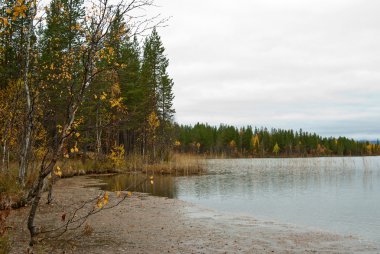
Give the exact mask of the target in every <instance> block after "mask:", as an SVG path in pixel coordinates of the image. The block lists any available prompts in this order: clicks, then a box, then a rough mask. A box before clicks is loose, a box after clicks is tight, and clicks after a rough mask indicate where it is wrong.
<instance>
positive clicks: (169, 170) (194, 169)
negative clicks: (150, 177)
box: [142, 154, 204, 175]
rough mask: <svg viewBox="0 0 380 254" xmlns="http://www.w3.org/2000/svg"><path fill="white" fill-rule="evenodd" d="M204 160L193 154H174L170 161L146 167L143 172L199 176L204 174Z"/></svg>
mask: <svg viewBox="0 0 380 254" xmlns="http://www.w3.org/2000/svg"><path fill="white" fill-rule="evenodd" d="M202 161H203V158H202V157H199V156H195V155H192V154H174V155H172V156H171V158H170V160H169V161H167V162H165V161H163V162H158V163H154V164H147V165H144V167H143V170H142V172H144V173H145V172H148V173H152V174H170V175H199V174H202V173H203V172H204V166H203V165H202Z"/></svg>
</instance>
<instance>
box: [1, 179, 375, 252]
mask: <svg viewBox="0 0 380 254" xmlns="http://www.w3.org/2000/svg"><path fill="white" fill-rule="evenodd" d="M98 184H99V181H98V180H96V179H93V178H90V177H86V176H81V177H74V178H68V179H62V180H60V181H59V182H58V183H57V184H56V185H55V190H54V202H53V204H52V205H47V204H45V203H46V197H45V196H44V198H43V199H42V201H43V203H42V204H41V206H40V210H39V212H38V216H37V218H36V225H37V226H41V228H40V229H41V230H42V231H47V230H49V229H53V228H56V227H59V226H61V225H63V224H64V223H65V222H66V221H67V219H68V218H70V216H71V212H72V211H73V210H75V209H76V208H77V207H79V206H80V205H81V204H82V203H83V202H84V201H86V200H89V199H91V198H94V197H96V196H97V195H99V194H100V193H102V192H101V191H100V190H99V189H98V188H96V187H91V186H94V185H98ZM45 195H46V193H45ZM118 200H120V197H117V194H116V193H110V194H109V203H108V204H107V205H106V207H107V206H111V205H112V204H114V203H115V202H117V201H118ZM95 203H96V202H95ZM93 206H94V204H93V203H91V204H89V206H88V208H87V209H91V207H93ZM28 211H29V208H28V207H25V208H22V209H19V210H17V211H13V212H12V215H11V217H10V218H9V220H8V224H9V225H10V226H11V227H12V230H11V236H12V237H11V240H12V252H11V253H28V248H29V247H28V243H29V233H28V231H27V229H26V223H25V221H26V216H27V213H28ZM85 213H86V211H83V214H85ZM64 214H65V216H64V217H65V218H64V219H65V220H63V218H62V215H64ZM77 216H78V217H79V216H81V212H78V214H77ZM83 225H84V226H82V227H81V228H78V229H75V230H71V231H69V232H68V233H66V234H64V235H62V236H61V237H59V238H53V239H48V240H45V241H43V242H42V243H40V244H38V245H35V246H34V247H33V249H30V248H29V253H31V251H33V253H380V249H378V246H376V244H374V243H370V242H367V241H364V240H360V239H358V238H355V237H352V236H340V235H336V234H331V233H327V232H322V231H316V230H310V229H304V228H301V227H297V226H293V225H285V224H280V223H276V222H269V221H259V220H256V219H255V218H253V217H243V216H236V215H230V214H223V213H219V212H216V211H213V210H208V209H205V208H202V207H198V206H196V205H194V204H191V203H186V202H183V201H180V200H176V199H167V198H159V197H152V196H147V195H145V194H139V193H134V194H133V195H132V196H131V197H128V198H126V199H125V200H124V201H123V202H122V203H121V204H120V205H118V206H116V207H114V208H112V209H107V210H103V211H101V212H99V213H96V214H94V215H92V216H90V217H89V218H88V220H87V221H86V222H85V223H84V224H83ZM53 235H54V234H53Z"/></svg>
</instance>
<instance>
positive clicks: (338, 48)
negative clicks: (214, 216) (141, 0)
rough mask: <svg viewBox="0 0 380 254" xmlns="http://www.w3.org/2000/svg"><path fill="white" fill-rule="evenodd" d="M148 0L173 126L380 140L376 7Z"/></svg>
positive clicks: (325, 1)
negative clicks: (154, 13) (158, 20)
mask: <svg viewBox="0 0 380 254" xmlns="http://www.w3.org/2000/svg"><path fill="white" fill-rule="evenodd" d="M156 3H157V4H159V5H160V6H161V7H160V10H159V11H160V12H161V13H162V14H163V15H165V16H171V17H172V18H171V20H170V21H169V26H168V27H166V28H161V29H160V30H159V32H160V34H161V37H162V40H163V42H164V45H165V47H166V50H167V54H168V57H169V59H170V69H169V72H170V74H171V76H172V77H173V79H174V82H175V87H174V93H175V96H176V98H175V103H174V106H175V109H176V111H177V114H176V121H178V122H179V123H184V124H195V123H197V122H207V123H209V124H212V125H219V124H220V123H226V124H233V125H237V126H242V125H247V124H251V125H254V126H267V127H269V128H270V127H275V128H292V129H299V128H302V129H304V130H307V131H315V132H317V133H319V134H321V135H324V136H330V135H332V136H339V135H345V136H349V137H353V138H359V139H361V138H371V139H376V138H380V100H379V99H380V15H379V11H380V1H378V0H235V1H231V0H230V1H227V0H192V1H185V0H156Z"/></svg>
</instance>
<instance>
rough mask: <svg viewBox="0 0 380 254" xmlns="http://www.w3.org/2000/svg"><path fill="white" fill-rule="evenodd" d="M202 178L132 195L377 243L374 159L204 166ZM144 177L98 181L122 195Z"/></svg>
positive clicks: (378, 160)
mask: <svg viewBox="0 0 380 254" xmlns="http://www.w3.org/2000/svg"><path fill="white" fill-rule="evenodd" d="M205 166H206V167H207V172H208V174H207V175H202V176H189V177H170V176H155V180H154V181H155V182H154V185H150V183H145V184H142V185H140V186H138V188H136V189H134V191H140V192H149V193H151V194H152V195H157V196H165V197H170V198H178V199H181V200H185V201H189V202H192V203H196V204H199V205H201V206H203V207H207V208H212V209H216V210H218V211H221V212H228V213H233V214H241V215H249V216H253V217H255V218H258V219H263V220H272V221H277V222H281V223H290V224H296V225H300V226H305V227H310V228H314V229H321V230H325V231H330V232H335V233H339V234H344V235H354V236H359V237H360V238H363V239H368V240H371V241H374V242H376V243H380V157H346V158H299V159H228V160H207V161H206V162H205ZM144 177H145V175H144V176H142V175H139V174H133V175H118V176H112V177H101V178H102V180H104V181H105V182H107V185H106V186H104V187H103V188H104V189H108V190H122V189H125V188H126V187H127V186H130V185H134V184H137V183H138V182H139V181H140V180H141V179H143V178H144Z"/></svg>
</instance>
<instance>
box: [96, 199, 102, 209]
mask: <svg viewBox="0 0 380 254" xmlns="http://www.w3.org/2000/svg"><path fill="white" fill-rule="evenodd" d="M96 206H97V207H98V208H100V209H101V208H102V207H103V202H102V199H101V198H98V201H97V202H96Z"/></svg>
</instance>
